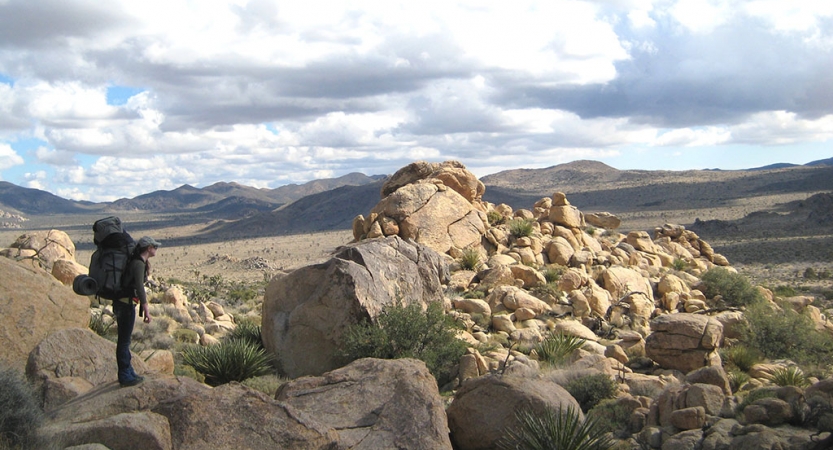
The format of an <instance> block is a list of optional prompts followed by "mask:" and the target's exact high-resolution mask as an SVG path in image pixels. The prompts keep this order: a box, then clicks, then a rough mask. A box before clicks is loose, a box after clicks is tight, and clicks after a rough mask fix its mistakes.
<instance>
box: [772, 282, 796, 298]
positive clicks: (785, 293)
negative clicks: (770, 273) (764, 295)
mask: <svg viewBox="0 0 833 450" xmlns="http://www.w3.org/2000/svg"><path fill="white" fill-rule="evenodd" d="M772 293H773V294H775V296H777V297H782V298H786V297H795V296H796V295H798V291H796V290H795V288H794V287H792V286H786V285H781V286H776V287H775V289H773V290H772Z"/></svg>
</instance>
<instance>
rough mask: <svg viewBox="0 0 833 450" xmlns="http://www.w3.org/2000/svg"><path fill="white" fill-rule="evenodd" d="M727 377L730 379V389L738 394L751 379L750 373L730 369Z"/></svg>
mask: <svg viewBox="0 0 833 450" xmlns="http://www.w3.org/2000/svg"><path fill="white" fill-rule="evenodd" d="M726 377H727V378H728V379H729V387H731V388H732V392H738V391H739V390H740V388H741V387H742V386H743V385H744V384H746V383H747V382H748V381H749V380H750V379H751V377H750V376H749V374H748V373H746V372H744V371H742V370H740V369H738V368H731V369H729V370H728V371H727V372H726Z"/></svg>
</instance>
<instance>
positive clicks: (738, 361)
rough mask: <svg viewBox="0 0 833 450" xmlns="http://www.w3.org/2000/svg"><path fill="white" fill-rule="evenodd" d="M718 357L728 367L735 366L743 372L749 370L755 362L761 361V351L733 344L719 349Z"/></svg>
mask: <svg viewBox="0 0 833 450" xmlns="http://www.w3.org/2000/svg"><path fill="white" fill-rule="evenodd" d="M720 359H722V360H723V364H724V365H726V366H728V367H735V368H737V369H739V370H741V371H743V372H749V369H751V368H752V366H754V365H755V364H758V363H759V362H761V353H760V352H758V351H757V350H755V349H753V348H750V347H748V346H746V345H734V346H732V347H726V348H721V349H720Z"/></svg>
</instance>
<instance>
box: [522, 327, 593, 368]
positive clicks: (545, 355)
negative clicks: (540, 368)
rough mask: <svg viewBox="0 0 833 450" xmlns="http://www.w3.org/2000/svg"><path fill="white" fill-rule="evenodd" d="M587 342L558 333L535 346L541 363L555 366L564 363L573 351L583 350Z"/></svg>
mask: <svg viewBox="0 0 833 450" xmlns="http://www.w3.org/2000/svg"><path fill="white" fill-rule="evenodd" d="M585 342H586V341H585V340H584V339H582V338H580V337H576V336H573V335H569V334H564V333H556V334H553V335H550V336H549V337H547V338H546V339H544V340H543V341H541V343H539V344H538V345H537V346H535V352H536V353H537V354H538V360H539V361H541V362H543V363H545V364H549V365H554V366H555V365H558V364H561V363H562V362H564V360H565V359H567V357H568V356H570V355H571V354H572V353H573V351H575V350H576V349H579V348H581V346H583V345H584V343H585Z"/></svg>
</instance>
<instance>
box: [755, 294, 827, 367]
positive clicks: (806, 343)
mask: <svg viewBox="0 0 833 450" xmlns="http://www.w3.org/2000/svg"><path fill="white" fill-rule="evenodd" d="M744 317H745V318H746V323H747V326H746V327H745V329H744V336H743V341H744V342H745V343H746V345H747V346H749V347H752V348H755V349H757V350H758V351H760V352H761V353H763V355H764V356H765V357H767V358H769V359H785V358H786V359H792V360H794V361H796V362H798V363H799V364H817V363H821V362H826V361H829V360H830V357H831V356H833V338H831V337H830V336H828V335H825V334H822V333H820V332H818V331H816V329H815V326H814V325H813V321H812V319H810V318H809V317H807V316H805V315H802V314H799V313H797V312H795V311H794V310H792V309H791V308H784V309H783V310H781V311H777V312H776V311H773V310H772V309H770V308H769V307H768V306H767V305H765V304H760V305H755V306H752V307H750V308H748V309H747V310H746V313H745V314H744Z"/></svg>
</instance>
